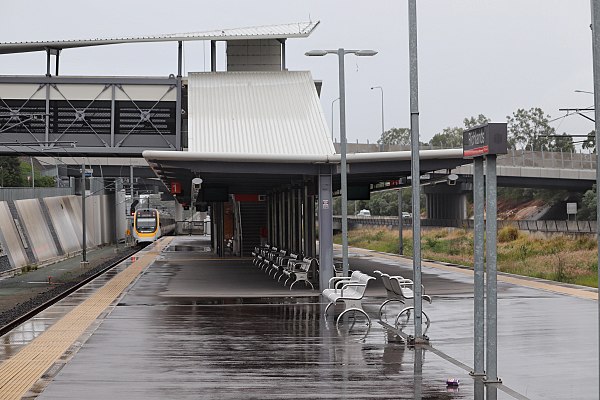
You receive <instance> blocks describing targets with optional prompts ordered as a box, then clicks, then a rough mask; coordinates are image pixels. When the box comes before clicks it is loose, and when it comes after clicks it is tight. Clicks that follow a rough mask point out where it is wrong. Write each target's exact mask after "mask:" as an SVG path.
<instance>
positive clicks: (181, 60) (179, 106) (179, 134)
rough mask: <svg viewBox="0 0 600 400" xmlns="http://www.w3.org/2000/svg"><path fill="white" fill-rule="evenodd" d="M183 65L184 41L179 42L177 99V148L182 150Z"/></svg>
mask: <svg viewBox="0 0 600 400" xmlns="http://www.w3.org/2000/svg"><path fill="white" fill-rule="evenodd" d="M182 65H183V42H182V41H181V40H180V41H179V42H177V99H176V101H175V148H176V149H177V150H181V71H182Z"/></svg>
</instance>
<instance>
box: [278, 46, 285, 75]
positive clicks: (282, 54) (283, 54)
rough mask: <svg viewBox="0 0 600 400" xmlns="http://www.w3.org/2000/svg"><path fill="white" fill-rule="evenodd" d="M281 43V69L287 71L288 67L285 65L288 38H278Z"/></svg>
mask: <svg viewBox="0 0 600 400" xmlns="http://www.w3.org/2000/svg"><path fill="white" fill-rule="evenodd" d="M277 40H278V41H279V43H281V70H282V71H286V70H287V67H286V65H285V58H286V57H285V41H286V39H277Z"/></svg>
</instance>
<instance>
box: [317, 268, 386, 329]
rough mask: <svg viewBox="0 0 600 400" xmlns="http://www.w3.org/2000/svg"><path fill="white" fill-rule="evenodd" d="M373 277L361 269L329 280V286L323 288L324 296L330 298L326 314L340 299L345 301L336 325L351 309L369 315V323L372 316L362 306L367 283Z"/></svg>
mask: <svg viewBox="0 0 600 400" xmlns="http://www.w3.org/2000/svg"><path fill="white" fill-rule="evenodd" d="M372 279H375V278H373V277H372V276H370V275H367V274H363V273H362V272H360V271H354V272H352V275H350V276H349V277H343V276H342V277H333V278H331V279H330V280H329V287H328V288H327V289H325V290H323V296H324V297H325V298H327V299H328V300H329V304H327V307H325V316H327V310H328V309H329V307H331V306H332V305H335V304H336V303H337V302H338V301H342V302H343V303H344V310H343V311H342V312H341V313H340V315H339V316H338V318H337V320H336V325H337V324H339V322H340V320H341V318H342V316H343V315H344V314H346V313H347V312H349V311H358V312H360V313H362V314H364V315H365V316H366V317H367V321H368V323H369V325H370V324H371V318H369V315H368V314H367V313H366V312H365V310H363V308H362V299H363V297H364V295H365V291H366V289H367V285H368V283H369V281H371V280H372Z"/></svg>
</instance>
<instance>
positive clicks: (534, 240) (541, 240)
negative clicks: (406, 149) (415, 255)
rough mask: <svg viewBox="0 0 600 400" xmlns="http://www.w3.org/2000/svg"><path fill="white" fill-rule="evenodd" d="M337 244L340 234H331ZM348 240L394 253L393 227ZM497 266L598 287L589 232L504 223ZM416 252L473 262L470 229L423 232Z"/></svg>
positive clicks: (407, 244) (408, 242) (408, 246)
mask: <svg viewBox="0 0 600 400" xmlns="http://www.w3.org/2000/svg"><path fill="white" fill-rule="evenodd" d="M403 239H404V240H403V244H404V254H405V255H407V256H412V252H413V246H412V232H411V231H405V232H404V237H403ZM334 242H335V243H338V244H339V243H341V235H335V237H334ZM348 244H349V245H350V246H354V247H360V248H364V249H370V250H375V251H381V252H385V253H394V254H398V231H396V230H391V229H387V228H364V229H356V230H351V231H350V232H349V234H348ZM497 248H498V270H499V271H502V272H508V273H511V274H516V275H523V276H531V277H535V278H543V279H549V280H553V281H557V282H564V283H573V284H577V285H583V286H590V287H598V260H597V254H598V253H597V243H596V240H595V236H594V235H589V236H587V235H586V236H581V235H580V236H568V235H552V236H543V235H540V234H530V233H525V232H521V231H518V230H516V228H512V227H507V228H503V229H501V230H500V231H499V232H498V244H497ZM421 256H422V257H423V258H426V259H431V260H436V261H443V262H449V263H454V264H460V265H465V266H469V267H472V266H473V232H472V231H470V230H466V229H460V228H439V229H431V230H424V231H422V234H421Z"/></svg>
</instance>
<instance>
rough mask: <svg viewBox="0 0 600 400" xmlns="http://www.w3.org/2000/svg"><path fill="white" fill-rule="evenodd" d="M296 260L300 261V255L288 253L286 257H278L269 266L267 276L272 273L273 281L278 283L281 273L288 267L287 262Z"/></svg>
mask: <svg viewBox="0 0 600 400" xmlns="http://www.w3.org/2000/svg"><path fill="white" fill-rule="evenodd" d="M297 260H302V254H298V253H289V254H286V255H279V256H278V257H277V258H276V259H275V261H274V262H273V263H272V264H271V265H270V266H269V269H270V271H269V272H268V273H269V275H271V273H272V274H273V279H277V281H278V282H279V280H280V279H281V277H282V276H283V271H284V270H285V268H287V266H288V262H289V261H297Z"/></svg>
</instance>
